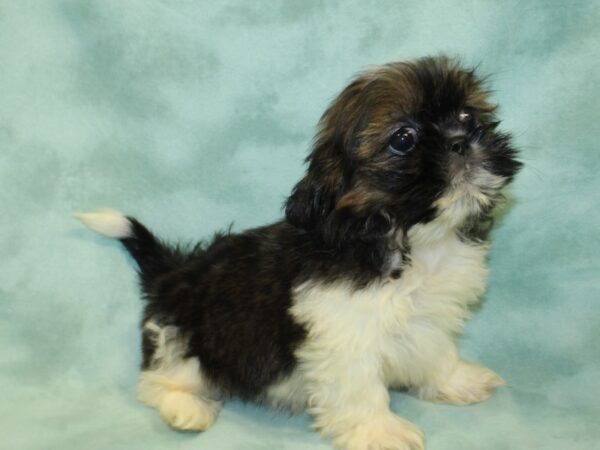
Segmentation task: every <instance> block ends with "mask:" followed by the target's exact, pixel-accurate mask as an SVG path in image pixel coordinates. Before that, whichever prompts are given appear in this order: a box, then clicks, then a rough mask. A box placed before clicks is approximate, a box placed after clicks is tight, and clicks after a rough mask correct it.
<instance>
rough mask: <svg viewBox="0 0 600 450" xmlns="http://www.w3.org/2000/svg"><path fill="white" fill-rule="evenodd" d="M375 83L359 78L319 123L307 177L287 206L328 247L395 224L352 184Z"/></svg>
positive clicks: (369, 236) (293, 220) (289, 215)
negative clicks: (367, 96) (372, 88)
mask: <svg viewBox="0 0 600 450" xmlns="http://www.w3.org/2000/svg"><path fill="white" fill-rule="evenodd" d="M371 81H372V78H371V77H369V75H368V73H367V74H364V75H362V76H360V77H358V78H357V79H356V80H355V81H354V82H352V83H351V84H350V85H349V86H348V87H347V88H346V89H344V91H343V92H342V93H341V94H340V95H339V96H338V97H337V98H336V99H335V100H334V101H333V102H332V104H331V105H330V107H329V108H328V109H327V110H326V111H325V113H324V114H323V116H322V117H321V120H320V121H319V132H318V134H317V137H316V140H315V145H314V148H313V151H312V153H311V154H310V156H309V157H308V158H307V161H308V162H309V167H308V171H307V174H306V176H305V177H304V178H303V179H302V180H301V181H300V182H299V183H298V184H297V185H296V186H295V187H294V190H293V191H292V194H291V195H290V197H289V198H288V200H287V202H286V208H285V213H286V217H287V220H288V221H289V222H290V223H292V224H293V225H295V226H297V227H299V228H302V229H305V230H307V231H310V232H312V233H313V234H315V235H316V236H317V237H319V238H321V239H322V241H323V242H324V243H325V244H328V245H331V246H335V247H341V246H343V245H344V243H345V242H349V241H353V242H356V241H359V240H360V241H368V240H373V239H375V238H376V237H381V236H382V235H383V234H385V233H387V231H389V228H390V226H391V224H390V223H389V220H388V219H387V217H388V216H387V215H386V214H385V213H384V212H383V211H381V210H379V209H375V210H373V205H372V204H369V202H368V200H370V199H369V195H368V192H367V191H365V190H364V189H361V188H360V187H357V186H354V185H353V181H354V180H353V179H352V173H353V169H354V167H353V165H354V163H353V161H354V160H355V158H354V155H353V153H354V151H355V149H356V147H357V146H358V143H359V141H358V139H359V138H358V136H359V132H360V130H361V129H362V128H363V127H364V125H365V123H366V121H367V119H368V103H367V102H366V101H365V100H366V98H365V96H366V94H367V92H366V90H368V89H367V88H368V86H369V84H370V83H371Z"/></svg>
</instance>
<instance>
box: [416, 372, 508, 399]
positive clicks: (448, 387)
mask: <svg viewBox="0 0 600 450" xmlns="http://www.w3.org/2000/svg"><path fill="white" fill-rule="evenodd" d="M500 386H506V381H504V380H503V379H502V377H500V375H498V374H497V373H495V372H494V371H492V370H490V369H488V368H487V367H483V366H480V365H478V364H472V363H468V362H465V361H461V362H460V363H459V364H458V366H457V367H456V369H455V371H454V372H453V373H452V375H450V378H448V379H447V380H445V381H444V382H443V383H440V385H439V386H423V387H420V388H417V389H415V390H414V391H415V393H416V394H417V396H419V397H420V398H423V399H425V400H430V401H434V402H441V403H450V404H453V405H469V404H471V403H478V402H482V401H484V400H487V399H488V398H490V397H491V396H492V394H493V393H494V391H495V390H496V388H497V387H500Z"/></svg>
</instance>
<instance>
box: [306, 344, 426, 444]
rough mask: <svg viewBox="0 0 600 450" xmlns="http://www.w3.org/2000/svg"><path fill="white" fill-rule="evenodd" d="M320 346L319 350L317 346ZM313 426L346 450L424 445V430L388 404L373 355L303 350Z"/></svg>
mask: <svg viewBox="0 0 600 450" xmlns="http://www.w3.org/2000/svg"><path fill="white" fill-rule="evenodd" d="M315 350H316V349H315ZM301 356H302V367H303V369H304V371H305V375H306V377H307V381H308V392H309V412H310V413H311V414H312V415H313V416H314V424H315V427H316V428H318V429H319V430H320V431H321V433H322V434H323V435H324V436H325V437H328V438H332V439H333V441H334V445H335V446H336V447H337V448H339V449H343V450H422V449H423V448H424V443H423V433H422V432H421V430H419V428H417V427H416V426H415V425H413V424H411V423H410V422H408V421H406V420H404V419H402V418H400V417H398V416H396V415H395V414H394V413H392V412H391V411H390V409H389V394H388V390H387V388H386V386H385V384H384V383H383V381H382V379H381V376H380V374H379V370H378V366H379V363H378V361H377V358H376V357H373V356H372V355H371V356H370V357H369V356H366V355H352V354H351V353H348V352H339V353H337V354H331V353H330V354H327V353H325V352H319V351H315V352H310V351H306V349H305V351H303V352H301Z"/></svg>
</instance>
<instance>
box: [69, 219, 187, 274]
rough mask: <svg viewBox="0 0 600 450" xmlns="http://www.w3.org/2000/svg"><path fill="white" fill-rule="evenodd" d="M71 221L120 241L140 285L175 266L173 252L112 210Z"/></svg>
mask: <svg viewBox="0 0 600 450" xmlns="http://www.w3.org/2000/svg"><path fill="white" fill-rule="evenodd" d="M75 217H76V218H77V219H79V220H80V221H81V222H82V223H83V224H84V225H85V226H87V227H88V228H90V229H91V230H93V231H95V232H96V233H98V234H101V235H103V236H107V237H110V238H114V239H118V240H120V241H121V243H122V244H123V246H124V247H125V248H126V249H127V251H128V252H129V253H130V254H131V256H132V257H133V259H135V261H136V262H137V263H138V266H139V268H140V275H141V276H142V280H143V281H144V282H148V281H150V280H152V279H153V278H155V277H156V276H158V275H160V274H162V273H165V272H167V271H169V270H172V269H174V268H175V267H176V265H177V259H178V258H177V256H176V254H175V252H174V251H173V250H172V249H170V248H169V247H168V246H166V245H165V244H163V243H162V242H161V241H160V240H159V239H158V238H156V237H155V236H154V235H153V234H152V233H151V232H150V231H149V230H148V229H147V228H146V227H145V226H144V225H142V224H141V223H140V222H138V221H137V220H136V219H134V218H132V217H127V216H125V215H123V214H122V213H120V212H119V211H115V210H112V209H101V210H98V211H96V212H92V213H80V214H75Z"/></svg>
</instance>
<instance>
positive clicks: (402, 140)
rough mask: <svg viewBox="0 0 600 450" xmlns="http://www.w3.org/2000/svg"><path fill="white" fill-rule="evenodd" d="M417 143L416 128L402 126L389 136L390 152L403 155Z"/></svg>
mask: <svg viewBox="0 0 600 450" xmlns="http://www.w3.org/2000/svg"><path fill="white" fill-rule="evenodd" d="M415 145H417V130H415V129H414V128H410V127H402V128H400V129H399V130H398V131H396V132H395V133H394V134H392V137H391V138H390V142H389V148H390V151H391V152H392V153H395V154H397V155H405V154H406V153H408V152H410V151H411V150H412V149H413V148H415Z"/></svg>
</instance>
